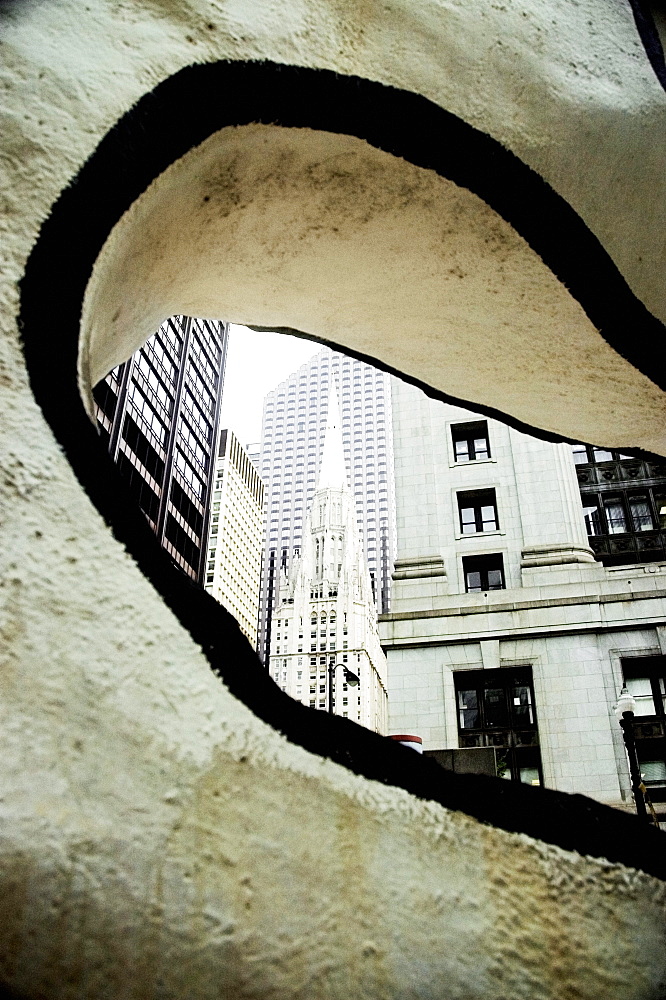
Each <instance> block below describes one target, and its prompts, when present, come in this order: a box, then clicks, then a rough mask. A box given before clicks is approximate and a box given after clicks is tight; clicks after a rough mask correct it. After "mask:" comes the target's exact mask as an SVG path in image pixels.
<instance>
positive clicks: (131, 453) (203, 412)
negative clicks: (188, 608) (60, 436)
mask: <svg viewBox="0 0 666 1000" xmlns="http://www.w3.org/2000/svg"><path fill="white" fill-rule="evenodd" d="M227 339H228V324H226V323H223V322H221V321H218V320H205V319H193V318H191V317H189V316H172V317H171V318H170V319H168V320H167V321H166V322H165V323H163V324H162V326H161V327H160V329H159V330H158V331H157V333H155V334H153V336H152V337H150V338H149V340H148V341H147V342H146V343H145V344H144V346H143V347H142V348H140V350H138V351H137V352H136V353H135V354H134V355H133V356H132V357H131V358H130V359H129V361H126V362H125V363H124V364H121V365H119V366H118V367H117V368H114V369H113V371H112V372H110V373H109V374H108V375H107V376H106V378H105V379H103V380H102V381H101V382H99V383H98V385H97V386H95V389H94V392H93V395H94V398H95V404H96V405H95V411H96V416H97V422H98V426H99V431H100V435H101V437H102V439H103V440H104V442H105V443H106V445H107V447H108V449H109V452H110V454H111V456H112V458H113V459H114V461H115V462H116V464H117V465H118V468H119V470H120V472H121V474H122V475H123V476H124V477H125V479H126V480H127V482H128V484H129V487H130V490H131V492H132V493H133V495H134V496H135V497H136V500H137V502H138V503H139V506H140V507H141V509H142V511H143V513H144V514H145V515H146V518H147V519H148V522H149V524H150V526H151V527H152V529H153V531H154V532H155V534H156V535H157V537H158V538H159V540H160V542H161V544H162V546H163V547H164V548H165V549H166V551H167V552H168V553H169V554H170V556H171V557H172V559H173V560H174V562H175V563H176V564H177V565H178V566H180V567H181V569H182V570H183V571H184V572H185V573H187V574H188V576H190V577H192V579H194V580H197V581H198V582H200V583H203V576H204V567H205V559H206V541H207V533H208V521H209V516H210V515H209V511H210V494H211V488H212V484H213V479H214V475H215V446H216V441H217V435H218V423H219V415H220V402H221V398H222V386H223V383H224V366H225V361H226V353H227Z"/></svg>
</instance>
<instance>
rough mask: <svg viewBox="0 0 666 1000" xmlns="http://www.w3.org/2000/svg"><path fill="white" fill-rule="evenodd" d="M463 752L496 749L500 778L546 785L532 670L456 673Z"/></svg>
mask: <svg viewBox="0 0 666 1000" xmlns="http://www.w3.org/2000/svg"><path fill="white" fill-rule="evenodd" d="M454 682H455V688H456V702H457V707H458V739H459V744H460V747H494V748H495V752H496V757H495V759H496V764H497V773H498V775H499V776H500V777H503V778H509V779H512V780H513V781H522V782H523V783H526V784H531V785H540V784H542V775H541V756H540V753H539V733H538V728H537V720H536V712H535V707H534V690H533V687H532V670H531V667H500V668H498V669H495V670H459V671H456V672H455V673H454Z"/></svg>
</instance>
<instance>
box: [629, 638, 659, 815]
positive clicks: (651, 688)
mask: <svg viewBox="0 0 666 1000" xmlns="http://www.w3.org/2000/svg"><path fill="white" fill-rule="evenodd" d="M622 673H623V675H624V683H625V684H626V686H627V689H628V691H629V692H630V694H632V695H633V696H634V698H635V699H636V708H635V710H634V711H635V716H636V721H635V722H634V736H635V738H636V752H637V754H638V761H639V764H640V770H641V775H642V777H643V781H644V782H645V784H646V785H647V786H648V788H649V792H650V797H651V798H652V800H653V801H655V802H664V801H666V657H664V656H641V657H635V658H632V659H626V660H622Z"/></svg>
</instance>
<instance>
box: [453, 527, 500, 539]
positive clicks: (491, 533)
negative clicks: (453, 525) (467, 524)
mask: <svg viewBox="0 0 666 1000" xmlns="http://www.w3.org/2000/svg"><path fill="white" fill-rule="evenodd" d="M497 535H506V531H502V529H501V528H496V529H495V530H494V531H474V532H473V533H472V534H469V535H463V533H462V531H457V532H456V535H455V538H456V541H460V540H461V539H463V538H465V539H466V538H469V539H473V538H474V539H479V538H494V537H495V536H497Z"/></svg>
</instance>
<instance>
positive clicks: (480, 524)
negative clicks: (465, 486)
mask: <svg viewBox="0 0 666 1000" xmlns="http://www.w3.org/2000/svg"><path fill="white" fill-rule="evenodd" d="M456 499H457V501H458V519H459V523H460V533H461V534H462V535H477V534H478V535H480V534H487V533H488V532H490V531H499V526H500V525H499V516H498V511H497V492H496V490H495V488H494V487H492V488H489V489H483V490H462V491H460V492H459V493H457V494H456ZM489 507H492V508H493V511H494V517H493V518H492V524H493V527H492V528H486V527H484V525H485V524H486V523H491V519H489V518H486V519H484V518H485V515H484V510H485V509H487V508H489ZM470 510H471V511H473V512H474V516H473V518H472V519H467V520H465V519H464V517H463V514H464V512H466V511H470ZM471 524H473V525H474V530H473V531H466V530H465V528H466V527H467V526H468V525H471Z"/></svg>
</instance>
